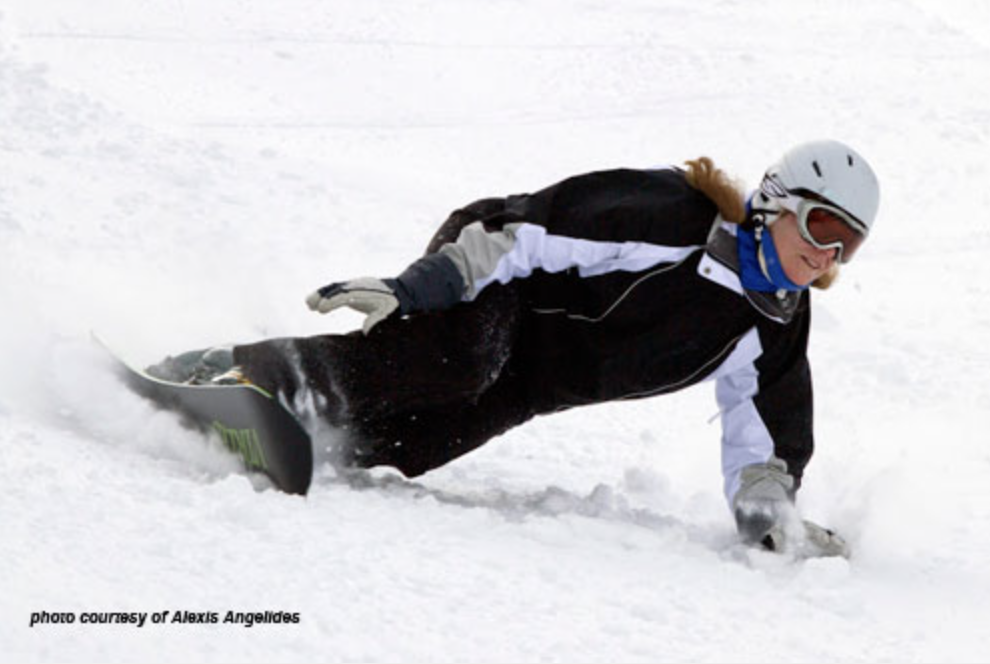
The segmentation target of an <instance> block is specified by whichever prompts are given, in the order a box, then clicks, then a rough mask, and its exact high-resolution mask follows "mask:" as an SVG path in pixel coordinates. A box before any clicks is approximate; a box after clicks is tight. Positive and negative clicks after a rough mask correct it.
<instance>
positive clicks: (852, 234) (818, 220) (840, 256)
mask: <svg viewBox="0 0 990 664" xmlns="http://www.w3.org/2000/svg"><path fill="white" fill-rule="evenodd" d="M792 198H793V197H792ZM785 207H788V206H786V205H785ZM795 208H796V209H794V214H795V215H797V224H798V231H799V232H800V233H801V237H802V238H804V240H805V241H806V242H807V243H808V244H810V245H811V246H813V247H817V248H818V249H824V250H829V249H836V250H838V251H837V253H836V260H838V261H839V262H840V263H848V262H849V261H851V260H852V257H853V255H854V254H855V253H856V250H857V249H859V247H860V245H862V244H863V242H864V241H865V240H866V234H867V230H866V226H865V225H864V224H863V223H862V222H860V221H859V220H858V219H856V218H854V217H852V216H851V215H849V213H847V212H845V211H843V210H840V209H839V208H837V207H835V206H834V205H829V204H828V203H823V202H821V201H817V200H814V199H810V198H799V199H798V203H797V205H796V206H795Z"/></svg>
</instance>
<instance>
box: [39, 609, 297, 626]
mask: <svg viewBox="0 0 990 664" xmlns="http://www.w3.org/2000/svg"><path fill="white" fill-rule="evenodd" d="M300 622H302V618H301V616H300V613H299V612H298V611H233V610H228V611H186V610H179V611H171V610H162V611H33V612H32V613H31V618H30V621H29V625H28V626H29V627H41V626H58V625H131V626H134V627H144V626H145V625H149V624H150V625H240V626H242V627H254V626H255V625H298V624H299V623H300Z"/></svg>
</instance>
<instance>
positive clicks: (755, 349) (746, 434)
mask: <svg viewBox="0 0 990 664" xmlns="http://www.w3.org/2000/svg"><path fill="white" fill-rule="evenodd" d="M762 353H763V348H762V345H761V344H760V337H759V333H758V332H757V329H756V328H755V327H754V328H753V329H751V330H750V331H749V332H747V333H746V335H745V336H744V337H743V338H742V339H741V340H740V341H739V343H738V344H737V346H736V349H735V350H734V351H733V352H732V354H731V355H730V356H729V357H728V358H726V360H725V362H723V363H722V365H721V366H720V367H719V368H718V369H716V370H715V371H714V372H713V373H712V376H711V377H712V378H715V379H716V384H715V397H716V399H717V400H718V406H719V410H720V412H721V415H722V477H723V478H724V491H725V498H726V500H728V501H729V505H730V506H731V505H732V499H733V498H734V497H735V495H736V491H738V490H739V476H740V473H741V472H742V469H743V468H744V467H746V466H748V465H751V464H754V463H765V462H766V461H767V460H769V459H770V457H771V456H773V452H774V442H773V438H772V437H771V436H770V431H769V429H767V426H766V423H764V422H763V418H762V417H760V413H759V411H757V409H756V404H755V403H754V402H753V397H755V396H756V394H757V393H758V392H759V389H760V387H759V371H758V370H757V369H756V365H755V361H756V358H758V357H759V356H760V355H761V354H762Z"/></svg>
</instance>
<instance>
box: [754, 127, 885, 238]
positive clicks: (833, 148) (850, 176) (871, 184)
mask: <svg viewBox="0 0 990 664" xmlns="http://www.w3.org/2000/svg"><path fill="white" fill-rule="evenodd" d="M760 188H761V190H762V193H763V194H764V202H767V203H769V202H770V200H768V197H770V198H776V199H778V200H777V201H775V202H777V203H779V204H780V205H781V207H784V208H786V209H790V210H793V209H794V207H793V203H794V199H795V198H797V199H806V200H814V201H818V202H822V203H826V204H828V205H831V206H834V207H836V208H839V209H840V210H842V211H843V212H845V213H846V214H848V215H849V216H850V217H852V219H853V220H855V221H857V222H859V226H860V228H861V230H862V232H863V234H864V235H865V234H868V233H869V231H870V229H871V228H872V226H873V222H874V220H875V219H876V216H877V209H878V208H879V207H880V183H879V182H878V181H877V176H876V174H875V173H874V172H873V169H872V168H870V165H869V164H868V163H867V162H866V160H865V159H863V157H861V156H860V155H859V153H858V152H856V151H855V150H853V149H852V148H850V147H849V146H848V145H845V144H843V143H840V142H839V141H832V140H826V141H812V142H810V143H802V144H801V145H798V146H796V147H793V148H791V149H790V150H788V151H787V152H786V153H785V154H784V156H783V157H781V159H780V161H778V162H777V163H776V164H774V165H773V166H771V167H770V168H769V169H767V172H766V175H765V176H764V178H763V184H762V185H761V187H760ZM789 202H790V203H792V204H788V203H789Z"/></svg>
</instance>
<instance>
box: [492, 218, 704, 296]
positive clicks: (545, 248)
mask: <svg viewBox="0 0 990 664" xmlns="http://www.w3.org/2000/svg"><path fill="white" fill-rule="evenodd" d="M503 232H510V233H511V234H512V235H513V236H514V240H515V242H514V243H513V244H512V248H511V249H510V250H509V251H508V252H507V253H505V254H504V255H502V256H501V258H499V260H498V262H497V263H496V265H495V269H494V270H493V271H492V272H491V273H490V274H487V275H484V276H482V277H481V278H479V279H476V280H475V281H474V284H473V286H474V292H475V293H479V292H481V290H482V289H484V288H485V287H486V286H488V285H489V284H491V283H493V282H495V281H497V282H499V283H502V284H505V283H508V282H509V281H511V280H512V279H515V278H519V277H528V276H529V275H530V274H532V272H533V270H535V269H542V270H544V271H546V272H550V273H554V272H562V271H564V270H567V269H570V268H573V267H576V268H578V273H579V274H580V275H581V276H582V277H593V276H598V275H601V274H607V273H609V272H616V271H625V272H640V271H642V270H646V269H649V268H651V267H653V266H655V265H658V264H660V263H678V262H680V261H682V260H684V259H685V258H686V257H687V256H689V255H691V254H692V253H694V252H695V251H697V250H698V249H699V248H700V246H687V247H668V246H664V245H657V244H649V243H646V242H603V241H597V240H584V239H580V238H571V237H564V236H560V235H551V234H549V233H547V230H546V228H544V227H542V226H537V225H534V224H526V223H522V224H510V225H507V226H506V228H505V229H504V231H503Z"/></svg>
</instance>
